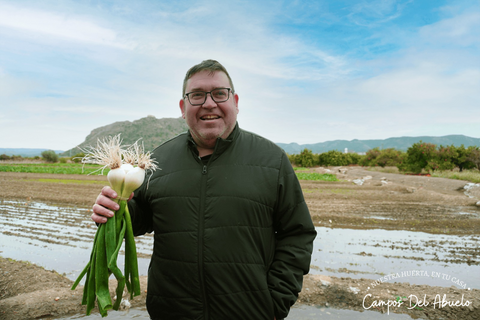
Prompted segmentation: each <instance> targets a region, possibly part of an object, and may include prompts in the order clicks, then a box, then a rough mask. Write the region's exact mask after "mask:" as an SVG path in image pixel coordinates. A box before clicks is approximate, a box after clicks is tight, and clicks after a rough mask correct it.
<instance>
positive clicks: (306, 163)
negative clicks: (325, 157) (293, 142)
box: [294, 149, 318, 167]
mask: <svg viewBox="0 0 480 320" xmlns="http://www.w3.org/2000/svg"><path fill="white" fill-rule="evenodd" d="M294 162H295V164H296V165H297V166H300V167H314V166H316V165H318V161H317V160H316V159H315V156H314V155H313V153H312V151H311V150H308V149H303V151H302V152H301V153H300V154H297V155H296V156H295V160H294Z"/></svg>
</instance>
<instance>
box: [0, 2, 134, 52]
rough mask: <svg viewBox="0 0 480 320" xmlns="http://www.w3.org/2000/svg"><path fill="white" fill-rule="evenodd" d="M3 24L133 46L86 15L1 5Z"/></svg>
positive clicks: (78, 39) (0, 22)
mask: <svg viewBox="0 0 480 320" xmlns="http://www.w3.org/2000/svg"><path fill="white" fill-rule="evenodd" d="M0 26H1V27H4V28H11V29H17V30H21V31H24V32H27V33H28V34H41V35H47V36H51V37H58V38H62V39H65V40H70V41H75V42H84V43H90V44H96V45H105V46H113V47H117V48H124V49H127V48H128V49H131V48H132V44H131V43H130V44H128V43H125V42H124V41H120V40H119V39H118V37H117V33H116V32H115V31H113V30H111V29H109V28H105V27H102V26H100V25H98V23H95V22H93V21H90V19H88V18H86V17H81V16H72V15H70V14H66V13H56V12H51V11H43V10H38V9H37V10H34V9H30V8H25V7H16V6H10V5H6V4H0Z"/></svg>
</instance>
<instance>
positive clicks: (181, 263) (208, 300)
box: [129, 124, 316, 320]
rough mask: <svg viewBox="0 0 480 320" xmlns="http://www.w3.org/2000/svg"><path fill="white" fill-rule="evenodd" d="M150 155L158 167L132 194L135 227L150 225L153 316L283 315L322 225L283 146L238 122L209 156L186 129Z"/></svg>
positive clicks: (265, 318) (206, 319)
mask: <svg viewBox="0 0 480 320" xmlns="http://www.w3.org/2000/svg"><path fill="white" fill-rule="evenodd" d="M153 157H154V158H155V159H156V161H157V162H158V165H159V167H160V168H161V170H157V171H155V173H154V174H153V175H152V177H151V178H150V180H149V181H148V188H147V182H145V183H144V185H143V186H142V187H141V188H140V189H139V190H137V191H136V194H135V197H134V198H133V199H132V200H131V201H130V202H129V209H130V212H131V215H132V219H133V228H134V232H135V235H142V234H145V233H146V232H154V250H153V254H152V260H151V263H150V267H149V270H148V293H147V309H148V312H149V314H150V316H151V317H152V319H168V320H172V319H197V320H200V319H201V320H225V319H229V320H230V319H241V320H247V319H248V320H255V319H259V320H260V319H261V320H272V319H273V318H274V316H275V317H276V318H277V319H282V318H284V317H286V316H287V315H288V312H289V310H290V307H291V306H292V305H293V304H294V303H295V301H296V299H297V295H298V292H299V291H300V290H301V288H302V279H303V275H304V274H306V273H308V270H309V266H310V257H311V252H312V246H313V239H314V238H315V235H316V232H315V229H314V226H313V224H312V220H311V218H310V214H309V211H308V208H307V205H306V204H305V201H304V198H303V194H302V190H301V188H300V185H299V183H298V180H297V178H296V175H295V173H294V171H293V169H292V167H291V164H290V162H289V160H288V158H287V156H286V154H285V153H284V152H283V150H281V149H280V148H279V147H278V146H276V145H275V144H274V143H272V142H270V141H268V140H266V139H264V138H262V137H260V136H257V135H255V134H252V133H250V132H247V131H244V130H241V129H240V128H239V127H238V124H237V126H236V127H235V129H234V131H233V132H232V133H231V134H230V136H229V137H228V138H227V139H218V140H217V143H216V146H215V151H214V153H213V154H212V156H211V157H210V159H209V160H208V162H207V163H202V160H201V159H200V158H199V157H198V152H197V149H196V147H195V143H194V141H193V139H192V138H191V136H190V134H189V133H185V134H181V135H179V136H177V137H176V138H174V139H172V140H169V141H167V142H165V143H164V144H162V145H161V146H160V147H158V148H157V149H155V150H154V152H153Z"/></svg>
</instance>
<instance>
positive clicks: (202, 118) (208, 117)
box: [200, 115, 220, 120]
mask: <svg viewBox="0 0 480 320" xmlns="http://www.w3.org/2000/svg"><path fill="white" fill-rule="evenodd" d="M200 119H201V120H216V119H220V117H219V116H216V115H207V116H203V117H200Z"/></svg>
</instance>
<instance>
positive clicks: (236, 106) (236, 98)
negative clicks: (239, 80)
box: [233, 93, 239, 113]
mask: <svg viewBox="0 0 480 320" xmlns="http://www.w3.org/2000/svg"><path fill="white" fill-rule="evenodd" d="M233 99H234V100H235V109H237V113H238V111H239V110H238V94H236V93H235V95H234V96H233Z"/></svg>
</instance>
